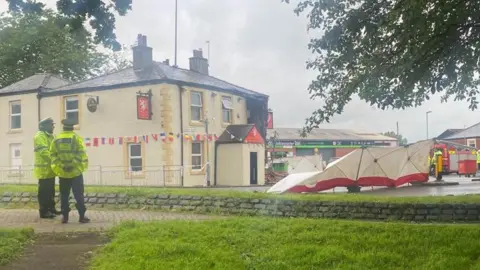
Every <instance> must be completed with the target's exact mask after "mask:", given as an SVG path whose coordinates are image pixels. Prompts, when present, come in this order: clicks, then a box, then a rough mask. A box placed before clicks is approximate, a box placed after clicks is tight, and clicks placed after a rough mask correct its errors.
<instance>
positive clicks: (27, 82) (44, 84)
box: [0, 73, 72, 94]
mask: <svg viewBox="0 0 480 270" xmlns="http://www.w3.org/2000/svg"><path fill="white" fill-rule="evenodd" d="M70 83H72V82H70V81H68V80H65V79H63V78H61V77H60V76H58V75H53V74H50V73H38V74H35V75H33V76H30V77H27V78H25V79H23V80H21V81H18V82H16V83H13V84H11V85H9V86H6V87H4V88H2V89H0V94H10V93H12V94H14V93H16V92H25V91H34V90H38V89H39V88H43V89H46V90H48V89H54V88H58V87H62V86H65V85H68V84H70Z"/></svg>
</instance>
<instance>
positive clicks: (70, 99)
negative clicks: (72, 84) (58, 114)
mask: <svg viewBox="0 0 480 270" xmlns="http://www.w3.org/2000/svg"><path fill="white" fill-rule="evenodd" d="M73 100H76V101H77V108H76V109H67V102H68V101H73ZM63 111H64V115H63V117H64V118H65V119H67V115H68V113H75V112H76V113H77V125H79V124H80V98H79V97H78V96H67V97H64V98H63Z"/></svg>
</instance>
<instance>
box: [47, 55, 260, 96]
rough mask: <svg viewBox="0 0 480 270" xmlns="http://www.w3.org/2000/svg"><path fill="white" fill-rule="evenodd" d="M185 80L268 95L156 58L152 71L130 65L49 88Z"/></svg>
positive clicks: (210, 86) (101, 86)
mask: <svg viewBox="0 0 480 270" xmlns="http://www.w3.org/2000/svg"><path fill="white" fill-rule="evenodd" d="M161 82H166V83H184V84H187V85H191V86H199V87H205V88H211V89H215V90H223V91H226V92H230V93H238V94H243V95H247V96H254V97H264V98H266V97H268V96H267V95H264V94H261V93H258V92H255V91H252V90H248V89H246V88H243V87H240V86H237V85H234V84H231V83H228V82H226V81H223V80H220V79H218V78H215V77H212V76H208V75H204V74H201V73H198V72H194V71H191V70H187V69H182V68H177V67H172V66H170V65H167V64H164V63H159V62H153V68H152V69H151V70H150V71H148V72H142V73H139V72H134V71H133V67H129V68H126V69H123V70H120V71H117V72H113V73H110V74H106V75H102V76H99V77H96V78H92V79H89V80H85V81H81V82H78V83H73V84H70V85H66V86H63V87H59V88H57V89H54V90H51V91H49V92H60V91H61V92H68V91H74V90H84V91H85V90H100V89H111V88H115V86H122V85H123V86H129V85H142V84H148V83H161Z"/></svg>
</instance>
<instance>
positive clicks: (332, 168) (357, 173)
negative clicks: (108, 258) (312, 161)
mask: <svg viewBox="0 0 480 270" xmlns="http://www.w3.org/2000/svg"><path fill="white" fill-rule="evenodd" d="M432 147H433V140H426V141H420V142H417V143H414V144H410V145H407V146H398V147H386V148H361V149H358V150H355V151H353V152H351V153H350V154H348V155H346V156H344V157H342V158H340V159H338V160H336V161H334V162H332V163H330V164H329V165H328V166H327V167H326V168H325V170H323V171H321V172H307V173H298V174H290V175H289V176H287V177H285V178H284V179H282V180H280V181H279V182H278V183H277V184H276V185H274V186H273V187H271V188H270V189H269V190H268V192H272V193H284V192H297V193H301V192H319V191H323V190H328V189H331V188H335V187H348V188H352V187H362V186H385V187H398V186H401V185H404V184H407V183H412V182H427V181H428V178H429V177H428V172H429V164H428V155H429V152H430V149H431V148H432Z"/></svg>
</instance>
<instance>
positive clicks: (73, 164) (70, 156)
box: [50, 131, 88, 178]
mask: <svg viewBox="0 0 480 270" xmlns="http://www.w3.org/2000/svg"><path fill="white" fill-rule="evenodd" d="M50 154H51V157H52V170H53V171H54V172H55V174H56V175H58V176H59V177H62V178H74V177H77V176H79V175H81V174H82V173H83V172H84V171H85V170H86V169H88V157H87V153H86V152H85V144H84V143H83V139H82V138H81V137H80V136H78V135H77V134H75V133H74V132H73V131H63V132H62V133H60V134H59V135H58V136H57V138H55V140H54V141H53V143H52V144H51V146H50Z"/></svg>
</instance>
